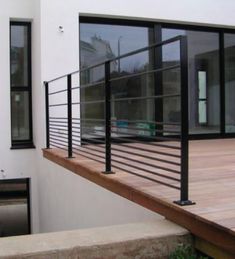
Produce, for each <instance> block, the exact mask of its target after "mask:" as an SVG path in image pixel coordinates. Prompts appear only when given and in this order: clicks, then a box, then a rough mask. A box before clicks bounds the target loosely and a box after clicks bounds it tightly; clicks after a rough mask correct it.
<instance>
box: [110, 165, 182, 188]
mask: <svg viewBox="0 0 235 259" xmlns="http://www.w3.org/2000/svg"><path fill="white" fill-rule="evenodd" d="M119 164H120V163H119ZM113 167H114V168H117V169H120V170H122V171H124V172H126V173H129V174H132V175H135V176H138V177H141V178H144V179H147V180H150V181H153V182H156V183H159V184H162V185H165V186H167V187H170V188H174V189H177V190H180V188H179V187H177V186H174V185H171V184H168V183H164V182H162V181H158V180H156V179H153V178H151V177H148V176H145V175H141V174H138V173H134V172H132V171H130V170H128V169H123V168H122V167H120V166H116V165H113Z"/></svg>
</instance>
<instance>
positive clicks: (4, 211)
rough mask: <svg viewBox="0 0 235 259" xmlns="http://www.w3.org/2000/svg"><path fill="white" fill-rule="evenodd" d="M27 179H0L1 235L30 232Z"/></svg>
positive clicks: (16, 234)
mask: <svg viewBox="0 0 235 259" xmlns="http://www.w3.org/2000/svg"><path fill="white" fill-rule="evenodd" d="M28 198H29V190H28V186H27V180H26V179H20V180H18V179H17V180H16V179H13V180H0V237H8V236H18V235H26V234H29V232H30V229H29V224H28V222H29V221H28V220H29V213H28V212H29V211H28Z"/></svg>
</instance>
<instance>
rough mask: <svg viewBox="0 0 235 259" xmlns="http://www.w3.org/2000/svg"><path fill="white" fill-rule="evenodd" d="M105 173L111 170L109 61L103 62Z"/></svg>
mask: <svg viewBox="0 0 235 259" xmlns="http://www.w3.org/2000/svg"><path fill="white" fill-rule="evenodd" d="M104 173H105V174H110V173H113V172H112V165H111V89H110V61H106V62H105V171H104Z"/></svg>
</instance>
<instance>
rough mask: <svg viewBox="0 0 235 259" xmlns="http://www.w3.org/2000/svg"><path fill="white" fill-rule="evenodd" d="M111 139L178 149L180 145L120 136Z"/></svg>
mask: <svg viewBox="0 0 235 259" xmlns="http://www.w3.org/2000/svg"><path fill="white" fill-rule="evenodd" d="M111 138H112V139H119V140H122V141H125V142H131V143H140V144H145V145H149V146H156V147H163V148H169V149H177V150H180V149H181V148H180V147H176V146H168V145H164V144H159V143H158V144H156V143H152V142H151V143H149V142H144V141H140V140H133V139H130V138H120V137H111Z"/></svg>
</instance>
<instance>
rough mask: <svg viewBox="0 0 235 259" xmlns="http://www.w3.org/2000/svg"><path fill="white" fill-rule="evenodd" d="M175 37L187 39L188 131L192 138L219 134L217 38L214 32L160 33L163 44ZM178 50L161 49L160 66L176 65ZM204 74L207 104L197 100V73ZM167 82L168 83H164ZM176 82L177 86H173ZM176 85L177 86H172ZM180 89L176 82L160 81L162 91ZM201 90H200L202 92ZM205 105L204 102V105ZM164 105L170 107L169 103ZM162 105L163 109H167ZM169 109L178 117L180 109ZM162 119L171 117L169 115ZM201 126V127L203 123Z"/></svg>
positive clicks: (164, 31) (198, 98) (172, 30)
mask: <svg viewBox="0 0 235 259" xmlns="http://www.w3.org/2000/svg"><path fill="white" fill-rule="evenodd" d="M178 35H186V36H187V39H188V77H189V129H190V133H191V134H202V133H216V132H219V131H220V90H219V82H220V81H219V80H220V79H219V51H218V50H219V35H218V33H213V32H203V31H189V30H177V29H163V30H162V38H163V40H166V39H169V38H172V37H174V36H178ZM179 57H180V55H179V48H178V47H177V45H176V44H175V46H174V45H169V46H166V47H164V48H163V62H164V64H165V63H172V64H177V62H179ZM199 71H205V72H206V74H207V77H206V89H204V90H206V91H207V96H206V100H205V99H201V98H200V96H199V95H200V93H199V92H200V89H199V87H201V86H200V84H201V83H198V82H199V80H201V79H200V78H199V76H200V73H198V72H199ZM166 81H167V83H166ZM176 82H177V83H176ZM175 83H176V84H175ZM175 87H179V85H178V81H175V80H170V77H165V78H164V79H163V91H164V92H166V91H169V90H168V89H169V88H172V89H174V88H175ZM201 90H202V89H201ZM205 101H206V102H205ZM167 105H170V106H171V104H170V103H168V104H167ZM167 105H165V106H167ZM172 106H174V107H172V108H171V109H170V108H168V109H169V110H172V111H174V109H175V111H174V112H175V113H177V111H178V109H179V106H178V107H176V104H175V103H174V104H173V103H172ZM164 117H165V118H167V117H171V116H170V114H169V112H165V113H164ZM202 122H203V123H202Z"/></svg>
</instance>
